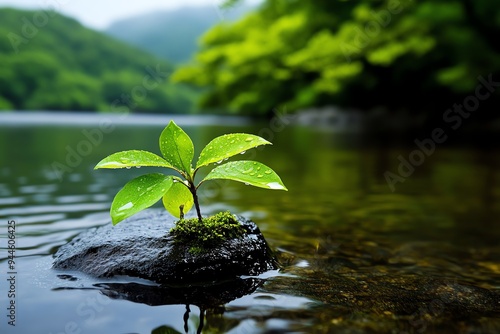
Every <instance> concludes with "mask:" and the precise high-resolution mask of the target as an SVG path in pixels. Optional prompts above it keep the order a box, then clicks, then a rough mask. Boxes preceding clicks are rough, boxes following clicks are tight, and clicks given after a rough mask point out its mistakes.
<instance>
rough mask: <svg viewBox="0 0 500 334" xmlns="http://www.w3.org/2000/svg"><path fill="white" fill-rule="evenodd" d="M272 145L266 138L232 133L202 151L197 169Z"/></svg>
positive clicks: (215, 140)
mask: <svg viewBox="0 0 500 334" xmlns="http://www.w3.org/2000/svg"><path fill="white" fill-rule="evenodd" d="M268 144H271V143H270V142H268V141H267V140H265V139H264V138H261V137H259V136H255V135H249V134H246V133H232V134H227V135H223V136H220V137H217V138H215V139H213V140H212V141H211V142H210V143H208V145H207V146H205V148H204V149H203V151H201V154H200V157H199V158H198V163H197V164H196V168H200V167H202V166H207V165H208V164H211V163H214V162H222V161H224V159H227V158H229V157H232V156H234V155H236V154H238V153H243V152H245V151H247V150H249V149H251V148H254V147H257V146H260V145H268Z"/></svg>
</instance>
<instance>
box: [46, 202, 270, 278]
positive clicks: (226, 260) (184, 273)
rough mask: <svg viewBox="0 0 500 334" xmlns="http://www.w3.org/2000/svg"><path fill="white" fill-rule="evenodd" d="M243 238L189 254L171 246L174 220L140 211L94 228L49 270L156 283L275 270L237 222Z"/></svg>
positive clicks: (248, 225) (259, 238)
mask: <svg viewBox="0 0 500 334" xmlns="http://www.w3.org/2000/svg"><path fill="white" fill-rule="evenodd" d="M237 219H238V222H239V223H240V224H241V226H243V227H244V229H245V231H246V234H245V235H244V236H243V237H242V238H238V239H230V240H227V241H224V242H223V243H221V244H219V245H217V246H213V247H210V248H208V249H205V250H204V251H203V252H193V250H192V249H191V245H189V244H186V243H179V242H174V240H173V237H172V235H170V233H169V230H170V229H171V228H172V227H173V226H174V224H175V222H174V219H173V218H172V217H171V216H169V215H168V214H167V213H166V212H155V211H152V212H151V211H150V212H142V213H140V214H138V215H136V216H134V217H132V218H129V219H127V220H126V221H124V222H122V223H120V224H118V225H116V226H112V225H111V224H109V225H106V226H103V227H99V228H93V229H91V230H89V231H87V232H84V233H82V234H80V235H78V236H77V237H75V238H74V239H73V240H72V241H71V242H69V243H68V244H66V245H63V246H62V247H61V248H59V250H58V251H57V253H56V255H55V260H54V264H53V268H55V269H69V270H78V271H82V272H84V273H87V274H90V275H92V276H96V277H111V276H116V275H128V276H133V277H140V278H144V279H148V280H152V281H154V282H157V283H160V284H178V283H192V282H211V281H220V280H226V279H234V278H236V277H239V276H242V275H249V276H250V275H259V274H261V273H263V272H265V271H268V270H272V269H276V268H277V265H276V261H275V259H274V257H273V255H272V253H271V251H270V249H269V247H268V245H267V243H266V240H265V239H264V236H263V235H262V233H261V232H260V230H259V228H258V227H257V225H255V223H254V222H252V221H250V220H248V219H245V218H243V217H239V216H238V217H237Z"/></svg>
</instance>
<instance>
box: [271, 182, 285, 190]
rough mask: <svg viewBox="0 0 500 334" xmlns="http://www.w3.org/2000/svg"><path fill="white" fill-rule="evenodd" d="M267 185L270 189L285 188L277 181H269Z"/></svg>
mask: <svg viewBox="0 0 500 334" xmlns="http://www.w3.org/2000/svg"><path fill="white" fill-rule="evenodd" d="M267 186H268V187H269V188H271V189H285V188H284V187H283V186H282V185H281V184H279V183H278V182H269V183H268V184H267Z"/></svg>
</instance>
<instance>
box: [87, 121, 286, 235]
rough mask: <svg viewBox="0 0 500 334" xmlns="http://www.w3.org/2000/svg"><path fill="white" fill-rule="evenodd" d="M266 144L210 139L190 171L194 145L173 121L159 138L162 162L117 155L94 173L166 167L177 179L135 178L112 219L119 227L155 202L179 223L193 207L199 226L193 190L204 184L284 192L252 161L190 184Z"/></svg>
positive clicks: (134, 153) (243, 137) (239, 136)
mask: <svg viewBox="0 0 500 334" xmlns="http://www.w3.org/2000/svg"><path fill="white" fill-rule="evenodd" d="M267 144H271V143H270V142H268V141H267V140H265V139H263V138H261V137H258V136H255V135H251V134H245V133H233V134H227V135H223V136H220V137H217V138H215V139H213V140H212V141H211V142H210V143H208V145H207V146H205V148H204V149H203V150H202V151H201V154H200V156H199V158H198V161H197V163H196V167H195V168H193V167H192V161H193V158H194V146H193V142H192V141H191V138H189V136H188V135H187V134H186V133H185V132H184V131H183V130H182V129H181V128H180V127H178V126H177V125H176V124H175V123H174V122H173V121H170V123H169V124H168V125H167V127H165V129H164V130H163V132H162V133H161V135H160V151H161V153H162V155H163V158H162V157H160V156H158V155H156V154H154V153H151V152H147V151H138V150H131V151H122V152H118V153H114V154H112V155H110V156H108V157H106V158H105V159H103V160H101V161H100V162H99V163H98V164H97V165H96V166H95V169H99V168H131V167H142V166H152V167H165V168H170V169H173V170H175V171H177V172H178V173H179V174H180V175H181V176H182V178H183V179H181V178H180V177H178V176H172V175H164V174H161V173H153V174H146V175H142V176H139V177H137V178H135V179H133V180H132V181H130V182H128V183H127V184H125V186H124V187H123V188H122V189H121V190H120V191H119V192H118V193H117V194H116V196H115V198H114V200H113V203H112V204H111V212H110V213H111V219H112V221H113V224H114V225H115V224H118V223H119V222H121V221H122V220H124V219H125V218H128V217H130V216H132V215H134V214H136V213H137V212H139V211H142V210H144V209H146V208H148V207H150V206H151V205H153V204H154V203H156V202H157V201H158V200H159V199H160V198H163V205H164V206H165V209H167V211H168V212H170V213H171V214H172V215H173V216H176V217H178V218H181V219H182V218H183V217H184V213H187V212H188V211H189V210H190V209H191V208H192V206H193V204H194V206H195V207H196V213H197V215H198V219H199V221H200V222H201V221H202V217H201V212H200V206H199V203H198V196H197V194H196V191H197V189H198V187H199V186H200V185H201V184H203V183H204V182H205V181H209V180H215V179H228V180H234V181H239V182H243V183H245V184H247V185H252V186H255V187H261V188H267V189H279V190H287V189H286V187H285V185H284V184H283V182H282V181H281V179H280V178H279V176H278V175H277V174H276V173H275V172H274V171H273V170H272V169H271V168H269V167H267V166H265V165H263V164H261V163H259V162H255V161H233V162H228V163H224V164H223V165H221V166H217V167H215V168H214V169H212V171H211V172H210V173H208V175H207V176H206V177H205V178H204V179H203V180H201V181H200V182H199V183H198V184H195V176H196V173H197V172H198V170H199V169H200V168H201V167H205V166H208V165H210V164H212V163H215V164H222V163H223V162H224V161H226V160H227V159H228V158H230V157H232V156H234V155H237V154H240V153H244V152H245V151H246V150H248V149H251V148H254V147H257V146H260V145H267Z"/></svg>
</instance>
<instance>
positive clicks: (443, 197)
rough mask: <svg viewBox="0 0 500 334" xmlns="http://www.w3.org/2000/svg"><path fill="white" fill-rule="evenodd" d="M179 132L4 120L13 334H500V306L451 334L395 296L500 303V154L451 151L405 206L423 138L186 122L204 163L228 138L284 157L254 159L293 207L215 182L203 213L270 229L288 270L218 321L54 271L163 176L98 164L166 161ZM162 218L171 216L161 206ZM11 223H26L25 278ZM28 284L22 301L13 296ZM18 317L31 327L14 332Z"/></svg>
mask: <svg viewBox="0 0 500 334" xmlns="http://www.w3.org/2000/svg"><path fill="white" fill-rule="evenodd" d="M0 116H1V115H0ZM169 119H170V118H168V117H166V116H165V117H156V118H152V119H151V118H147V117H135V116H128V118H127V119H126V120H122V119H119V118H110V117H108V116H102V115H93V116H85V117H81V118H78V119H74V118H70V117H69V118H68V117H63V116H58V117H56V118H55V119H51V118H50V116H47V115H44V116H41V117H38V121H37V122H35V121H33V120H34V118H33V117H31V118H30V117H28V118H24V119H18V118H16V117H15V116H9V117H4V118H3V119H2V118H0V159H1V163H0V217H1V220H0V231H1V233H0V235H1V239H0V246H1V249H0V273H1V276H0V277H1V283H0V310H1V311H0V332H1V333H47V334H49V333H53V334H56V333H57V334H59V333H122V334H125V333H153V334H157V333H184V332H185V331H186V330H187V332H189V333H196V332H197V330H198V327H199V324H200V321H201V318H203V325H204V327H203V333H330V332H335V333H391V332H392V333H422V332H429V333H434V332H436V333H438V332H439V333H440V332H449V333H455V332H475V333H483V332H484V333H492V332H500V315H499V313H500V312H499V310H500V304H499V305H498V309H495V306H493V308H492V309H491V312H485V313H481V314H479V315H477V314H475V315H471V317H470V318H467V319H461V318H460V319H454V320H453V321H449V315H448V314H447V313H446V307H447V305H448V304H447V303H446V302H442V303H441V304H439V300H438V303H437V304H439V305H440V307H439V308H436V307H435V306H436V305H437V304H436V299H434V300H432V299H431V300H426V299H425V298H424V299H422V300H419V301H418V304H412V303H409V304H410V305H411V307H409V308H404V307H402V306H400V305H399V304H398V303H396V302H395V298H394V296H391V291H392V290H391V289H390V286H392V285H390V284H389V283H391V282H392V283H391V284H395V283H394V282H396V281H397V282H400V283H399V284H400V285H398V288H404V286H408V287H410V286H411V284H414V282H415V281H416V282H420V281H419V280H421V281H422V282H424V283H425V282H429V280H432V281H433V282H435V281H442V282H445V283H444V284H446V282H459V283H460V284H465V285H467V286H471V287H477V288H485V289H488V290H489V291H493V292H494V293H498V292H499V291H500V246H499V240H500V218H499V217H500V154H499V153H500V147H499V146H500V145H498V141H489V142H487V143H488V145H483V147H482V148H477V147H476V146H475V145H472V144H470V143H463V144H454V145H449V144H448V145H438V147H437V148H436V150H435V152H434V153H433V154H431V155H430V156H429V157H424V159H425V161H423V162H422V163H421V164H420V165H419V166H416V167H415V168H414V169H415V170H414V171H413V172H412V173H409V174H411V175H408V177H405V179H404V180H405V181H404V182H399V183H396V184H395V189H394V190H395V191H394V192H393V191H392V190H391V188H390V186H389V185H388V183H387V180H386V177H385V174H386V172H387V171H391V172H393V173H398V167H399V164H400V160H398V157H399V156H401V157H402V158H404V159H408V158H409V156H410V155H411V154H412V151H413V150H415V148H416V146H414V145H411V144H410V145H402V144H401V143H402V142H404V140H407V139H411V138H405V137H394V138H397V139H394V138H392V139H393V140H392V141H391V140H389V139H388V138H385V139H384V140H381V139H380V137H371V136H365V135H363V136H362V135H359V134H355V133H338V132H334V131H331V130H329V129H328V128H326V127H323V128H313V127H302V126H292V125H286V124H283V123H279V122H276V120H275V121H274V122H270V123H266V122H260V123H249V122H247V120H244V119H239V118H229V119H228V118H213V117H205V118H203V117H176V118H174V120H175V121H176V122H177V124H178V125H180V126H182V127H183V128H184V129H185V130H186V132H187V133H188V134H189V135H190V136H191V138H192V139H193V142H194V144H195V147H196V148H197V152H198V153H199V151H200V149H201V148H202V147H203V146H204V145H205V144H206V143H208V141H210V140H211V139H212V138H213V137H215V136H218V135H221V134H224V133H228V132H248V133H254V134H258V135H262V136H263V137H265V138H266V139H269V140H270V141H272V142H273V144H274V145H273V146H267V147H265V148H263V149H255V150H253V151H249V152H247V153H246V154H245V155H243V156H241V157H238V159H242V158H243V159H255V160H258V161H260V162H262V163H264V164H266V165H268V166H270V167H272V168H273V169H274V170H275V171H276V172H277V173H278V174H279V175H280V176H281V178H282V180H283V181H284V183H285V184H286V186H287V187H288V189H289V191H288V192H282V191H269V190H263V189H257V188H252V187H248V186H245V185H243V184H240V183H236V182H227V183H213V184H212V185H210V184H209V183H207V184H205V185H204V186H206V187H205V188H204V189H203V188H200V190H201V193H200V202H201V206H202V213H203V214H205V215H208V214H213V213H216V212H218V211H221V210H228V209H229V210H230V211H231V212H233V213H237V214H241V215H243V216H245V217H248V218H251V219H252V220H254V221H255V222H256V223H257V224H258V225H259V227H260V229H261V230H262V232H263V234H264V235H265V237H266V239H267V240H268V243H269V245H270V246H271V248H272V249H273V250H275V251H276V252H277V255H278V258H279V260H280V263H281V269H280V270H277V271H273V272H269V273H266V274H264V275H262V276H260V277H258V278H257V279H258V280H259V282H260V283H259V284H257V286H256V287H255V288H254V289H252V291H249V294H247V295H245V296H243V297H239V298H236V299H234V300H232V301H227V302H225V303H224V304H222V305H215V306H213V307H210V308H208V309H206V310H203V311H204V312H202V313H203V314H201V313H200V308H199V307H198V306H196V305H190V306H189V310H190V312H188V313H186V305H175V304H173V305H172V304H170V303H169V302H168V301H165V303H163V304H162V303H159V304H157V305H148V304H147V303H141V302H140V301H138V300H133V298H127V297H126V296H125V297H124V296H120V297H116V296H114V297H113V296H112V295H109V294H106V293H105V290H103V289H100V288H99V287H102V286H106V284H108V285H112V284H114V283H137V284H144V285H147V284H148V283H147V282H143V281H140V280H136V279H133V278H128V277H119V278H113V279H95V278H92V277H87V276H85V275H83V274H80V273H75V272H62V271H55V270H53V269H51V263H52V256H53V254H54V253H55V252H56V250H57V249H58V247H60V246H61V245H63V244H65V243H66V242H68V241H69V240H71V239H72V238H73V237H74V236H76V235H77V234H79V233H80V232H82V231H85V230H87V229H89V228H91V227H96V226H102V225H105V224H110V219H109V213H108V210H109V207H110V204H111V201H112V199H113V196H114V195H115V194H116V192H117V191H118V190H119V189H120V188H121V186H123V185H124V184H125V183H126V182H127V181H128V180H130V179H132V178H134V177H135V176H138V175H140V174H142V173H145V172H146V170H147V171H148V172H149V171H156V170H157V169H154V168H149V169H147V168H142V169H131V170H126V169H124V170H98V171H94V170H93V167H94V165H95V164H96V163H97V162H98V161H99V160H100V159H102V158H103V157H105V156H106V155H108V154H110V153H113V152H116V151H119V150H126V149H144V150H150V151H152V152H156V153H159V149H158V144H157V141H158V136H159V134H160V133H161V131H162V129H163V127H164V126H165V125H166V124H167V123H168V121H169ZM30 120H31V121H30ZM421 139H423V137H422V138H421ZM196 156H197V154H196ZM150 210H161V206H160V203H159V204H158V205H155V206H154V207H153V208H152V209H150ZM9 222H10V224H11V225H13V224H14V222H15V246H16V250H15V263H13V262H10V264H11V265H13V267H12V268H9V259H8V257H9V253H8V251H7V245H8V240H9V239H8V236H9V235H10V236H11V239H12V238H13V236H14V235H13V233H10V234H9V233H8V232H9V227H8V224H9ZM10 231H11V232H13V231H14V230H13V229H11V230H10ZM11 244H12V242H11ZM10 272H14V273H15V274H10ZM12 277H14V278H15V289H14V290H15V297H12V296H9V293H8V290H9V286H10V285H9V284H10V283H9V282H8V280H9V279H12ZM389 279H390V281H389ZM6 282H7V283H9V284H6ZM349 282H350V283H349ZM401 282H402V283H401ZM411 282H413V283H411ZM350 284H351V285H350ZM353 284H354V285H353ZM344 286H345V288H343V287H344ZM353 287H354V288H353ZM363 289H367V290H366V291H369V293H367V292H366V291H365V290H363ZM384 291H387V292H384ZM496 296H498V295H496ZM375 299H376V300H375ZM12 302H14V303H15V327H14V326H11V325H9V324H8V321H10V320H9V318H8V314H9V312H10V311H9V310H8V309H7V308H8V307H9V305H10V303H12ZM405 307H406V306H405ZM426 312H427V313H426ZM426 314H427V315H429V316H427V315H426Z"/></svg>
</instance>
